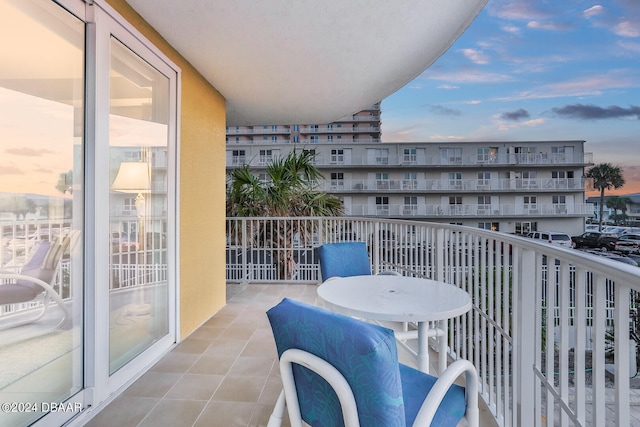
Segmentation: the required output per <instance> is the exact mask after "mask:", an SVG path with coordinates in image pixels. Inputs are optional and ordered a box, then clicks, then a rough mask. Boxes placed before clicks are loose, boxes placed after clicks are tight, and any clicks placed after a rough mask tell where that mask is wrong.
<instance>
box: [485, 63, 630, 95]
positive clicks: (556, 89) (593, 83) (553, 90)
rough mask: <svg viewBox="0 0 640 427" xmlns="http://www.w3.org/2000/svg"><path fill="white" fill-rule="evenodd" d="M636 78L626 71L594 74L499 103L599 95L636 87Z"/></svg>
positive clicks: (524, 92)
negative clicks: (608, 91) (612, 90)
mask: <svg viewBox="0 0 640 427" xmlns="http://www.w3.org/2000/svg"><path fill="white" fill-rule="evenodd" d="M637 85H638V77H636V75H635V74H633V73H631V72H629V71H627V70H613V71H611V72H609V73H606V74H594V75H592V76H585V77H580V78H576V79H573V80H566V81H561V82H558V83H551V84H548V85H542V86H538V87H535V88H532V89H529V90H527V91H523V92H520V93H517V94H516V95H514V96H510V97H501V98H499V99H497V100H499V101H514V100H521V99H548V98H558V97H566V96H591V95H601V94H602V93H604V92H605V91H607V90H611V89H626V88H630V87H636V86H637Z"/></svg>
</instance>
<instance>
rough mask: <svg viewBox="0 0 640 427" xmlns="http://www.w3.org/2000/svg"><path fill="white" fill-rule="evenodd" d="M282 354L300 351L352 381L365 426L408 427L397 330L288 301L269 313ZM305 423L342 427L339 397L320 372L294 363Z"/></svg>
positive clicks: (359, 416) (362, 423)
mask: <svg viewBox="0 0 640 427" xmlns="http://www.w3.org/2000/svg"><path fill="white" fill-rule="evenodd" d="M267 316H268V317H269V321H270V323H271V328H272V330H273V336H274V338H275V341H276V347H277V349H278V356H281V355H282V353H284V352H285V351H286V350H288V349H291V348H297V349H300V350H304V351H306V352H309V353H311V354H313V355H315V356H318V357H320V358H321V359H323V360H325V361H326V362H328V363H329V364H331V365H332V366H334V367H335V368H336V369H337V370H338V371H339V372H340V373H341V374H342V376H344V378H345V379H346V380H347V382H348V383H349V386H350V387H351V390H352V392H353V394H354V396H355V400H356V404H357V407H358V418H359V420H360V425H361V426H370V427H378V426H379V427H403V426H405V409H404V400H403V397H402V381H401V377H400V368H399V364H398V353H397V349H396V343H395V338H394V335H393V331H392V330H390V329H387V328H384V327H381V326H378V325H373V324H369V323H365V322H362V321H360V320H357V319H353V318H350V317H347V316H343V315H341V314H337V313H332V312H330V311H327V310H324V309H322V308H319V307H314V306H311V305H308V304H304V303H301V302H299V301H294V300H290V299H286V298H285V299H284V300H283V301H282V302H281V303H279V304H278V305H276V306H275V307H273V308H271V309H270V310H269V311H268V312H267ZM293 375H294V379H295V383H296V391H297V393H298V401H299V403H300V412H301V415H302V419H303V420H304V421H305V422H306V423H307V424H309V425H311V426H343V425H344V424H343V418H342V412H341V407H340V403H339V401H338V397H337V395H336V393H335V392H334V391H333V389H332V388H331V387H330V386H329V384H328V383H327V382H326V381H325V380H324V379H323V378H322V377H320V376H319V375H318V374H316V373H315V372H312V371H311V370H309V369H307V368H304V367H302V366H300V365H294V367H293Z"/></svg>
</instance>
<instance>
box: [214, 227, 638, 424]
mask: <svg viewBox="0 0 640 427" xmlns="http://www.w3.org/2000/svg"><path fill="white" fill-rule="evenodd" d="M336 241H363V242H366V244H367V247H368V248H369V253H370V259H371V263H372V270H373V271H381V270H389V269H393V270H396V271H398V272H400V273H401V274H403V275H406V276H414V277H425V278H431V279H436V280H440V281H446V282H448V283H451V284H454V285H456V286H459V287H460V288H462V289H464V290H466V291H467V292H469V294H470V295H471V297H472V300H473V309H472V310H471V311H470V312H469V313H468V314H466V315H464V316H461V317H460V318H457V319H455V320H451V321H450V322H449V325H448V326H449V334H448V336H449V342H448V352H449V356H450V357H452V358H454V359H455V358H464V359H468V360H470V361H472V362H473V363H474V365H475V366H476V368H477V370H478V375H479V379H480V384H481V396H482V398H483V399H484V401H485V402H486V404H487V406H488V408H489V410H490V411H491V412H492V414H493V415H494V417H495V420H496V422H497V423H498V425H501V426H525V425H558V426H565V425H594V426H604V425H632V422H631V420H632V419H633V420H637V419H638V415H639V414H638V412H640V409H637V407H635V406H632V405H631V399H630V393H631V388H630V380H629V378H630V377H632V376H634V375H635V374H636V371H637V368H636V365H635V358H636V353H635V342H634V341H633V340H632V339H631V337H632V336H635V334H632V333H631V332H630V326H629V325H630V324H632V325H634V324H635V315H634V313H635V312H636V310H637V293H638V291H640V268H638V267H634V266H630V265H627V264H623V263H618V262H616V261H612V260H607V259H604V258H601V257H597V256H595V255H591V254H587V253H583V252H580V251H576V250H571V249H565V248H560V247H555V246H551V245H547V244H544V243H538V242H535V241H533V240H530V239H526V238H521V237H517V236H512V235H507V234H502V233H497V232H492V231H487V230H480V229H472V228H467V227H461V226H454V225H444V224H433V223H425V222H410V221H391V220H386V221H378V220H375V219H363V218H359V219H358V218H228V219H227V252H226V253H227V280H228V281H229V282H263V283H277V282H288V283H291V282H307V283H318V282H320V279H321V278H320V274H319V269H318V260H317V255H316V248H317V247H318V246H319V245H321V244H323V243H328V242H336ZM614 332H615V333H614ZM608 371H610V372H613V376H614V380H610V379H609V377H608V374H607V372H608Z"/></svg>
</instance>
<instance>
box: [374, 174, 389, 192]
mask: <svg viewBox="0 0 640 427" xmlns="http://www.w3.org/2000/svg"><path fill="white" fill-rule="evenodd" d="M376 188H377V189H378V190H388V189H389V173H388V172H376Z"/></svg>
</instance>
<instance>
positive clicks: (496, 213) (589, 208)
mask: <svg viewBox="0 0 640 427" xmlns="http://www.w3.org/2000/svg"><path fill="white" fill-rule="evenodd" d="M380 206H384V209H381V208H380ZM410 206H411V209H410V215H412V216H417V217H433V218H442V217H472V218H474V217H487V216H491V217H513V216H527V217H548V216H561V217H567V216H575V215H578V216H590V215H593V212H594V210H593V205H592V204H590V203H575V204H572V205H568V204H553V203H538V204H535V205H531V204H530V205H522V204H503V203H501V204H496V205H483V204H459V205H432V204H421V205H410ZM345 209H346V210H347V212H348V213H349V215H356V216H392V217H397V216H407V212H406V206H405V205H397V204H391V205H369V204H348V203H345Z"/></svg>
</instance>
